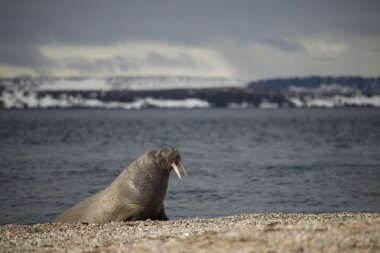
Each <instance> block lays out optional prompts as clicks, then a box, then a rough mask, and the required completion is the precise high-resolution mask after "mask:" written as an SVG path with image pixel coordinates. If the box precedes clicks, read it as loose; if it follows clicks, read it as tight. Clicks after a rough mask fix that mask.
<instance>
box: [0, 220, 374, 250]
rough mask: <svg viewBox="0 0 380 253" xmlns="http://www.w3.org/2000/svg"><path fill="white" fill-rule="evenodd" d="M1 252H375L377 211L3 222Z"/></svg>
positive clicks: (0, 240)
mask: <svg viewBox="0 0 380 253" xmlns="http://www.w3.org/2000/svg"><path fill="white" fill-rule="evenodd" d="M0 251H1V252H233V251H235V252H380V214H379V213H332V214H280V213H278V214H277V213H268V214H241V215H234V216H227V217H220V218H213V219H199V218H192V219H181V220H173V221H150V220H147V221H138V222H121V223H119V222H118V223H116V222H112V223H108V224H104V225H94V224H89V225H87V224H61V223H57V224H49V223H46V224H34V225H12V224H9V225H2V226H1V227H0Z"/></svg>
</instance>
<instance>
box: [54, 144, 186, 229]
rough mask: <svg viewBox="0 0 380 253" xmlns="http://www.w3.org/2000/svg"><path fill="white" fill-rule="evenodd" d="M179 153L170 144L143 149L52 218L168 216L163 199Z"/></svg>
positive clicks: (69, 220) (92, 220) (86, 219)
mask: <svg viewBox="0 0 380 253" xmlns="http://www.w3.org/2000/svg"><path fill="white" fill-rule="evenodd" d="M180 159H181V156H180V154H179V152H178V151H176V150H175V149H172V148H162V149H156V150H151V151H148V152H145V153H144V154H142V155H141V156H139V157H138V158H137V159H136V160H135V161H133V162H132V163H131V164H130V165H129V166H128V168H127V169H125V170H124V171H123V172H122V173H121V174H120V175H119V176H118V177H117V178H116V179H115V180H114V181H113V182H112V184H111V185H109V186H108V187H107V188H105V189H104V190H102V191H100V192H98V193H96V194H94V195H92V196H90V197H89V198H87V199H85V200H83V201H81V202H79V203H78V204H76V205H74V206H73V207H71V208H69V209H68V210H66V211H65V212H63V213H62V214H61V215H59V216H58V217H57V218H56V219H55V220H54V221H53V222H66V223H79V222H83V223H96V224H102V223H107V222H111V221H131V220H146V219H151V220H168V217H167V216H166V214H165V209H164V205H163V201H164V199H165V194H166V190H167V187H168V180H169V173H170V171H171V170H172V169H171V166H170V164H171V163H173V162H179V161H180Z"/></svg>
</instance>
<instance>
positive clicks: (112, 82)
mask: <svg viewBox="0 0 380 253" xmlns="http://www.w3.org/2000/svg"><path fill="white" fill-rule="evenodd" d="M244 86H245V82H243V81H240V80H238V79H228V78H204V77H183V76H130V77H110V78H30V77H20V78H14V79H2V80H1V79H0V87H3V88H4V89H6V90H15V89H18V90H28V91H31V90H33V91H34V90H36V91H68V90H70V91H74V90H81V91H109V90H163V89H200V88H220V87H244Z"/></svg>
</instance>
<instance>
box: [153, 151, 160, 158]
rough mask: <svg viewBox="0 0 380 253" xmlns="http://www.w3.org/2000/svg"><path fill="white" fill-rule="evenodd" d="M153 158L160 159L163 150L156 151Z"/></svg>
mask: <svg viewBox="0 0 380 253" xmlns="http://www.w3.org/2000/svg"><path fill="white" fill-rule="evenodd" d="M153 158H154V159H157V160H158V159H160V158H161V152H156V153H155V154H153Z"/></svg>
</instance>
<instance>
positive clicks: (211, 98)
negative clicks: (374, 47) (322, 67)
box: [0, 77, 380, 109]
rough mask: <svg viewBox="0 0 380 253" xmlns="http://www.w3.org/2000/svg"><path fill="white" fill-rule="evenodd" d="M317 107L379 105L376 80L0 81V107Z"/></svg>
mask: <svg viewBox="0 0 380 253" xmlns="http://www.w3.org/2000/svg"><path fill="white" fill-rule="evenodd" d="M139 87H141V89H138V88H139ZM316 107H317V108H335V107H380V78H364V77H304V78H278V79H268V80H260V81H254V82H249V83H243V82H241V81H238V80H235V79H225V78H198V77H128V78H127V77H126V78H108V79H107V78H105V79H89V78H76V79H72V78H71V79H57V78H56V79H54V78H45V79H44V78H31V77H20V78H3V79H1V78H0V109H33V108H38V109H47V108H102V109H113V108H119V109H146V108H187V109H192V108H262V109H276V108H316Z"/></svg>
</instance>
